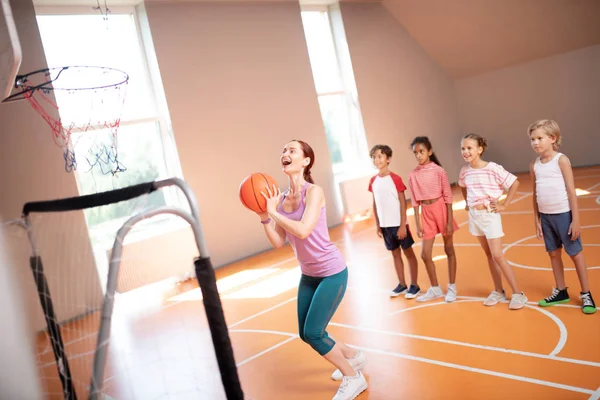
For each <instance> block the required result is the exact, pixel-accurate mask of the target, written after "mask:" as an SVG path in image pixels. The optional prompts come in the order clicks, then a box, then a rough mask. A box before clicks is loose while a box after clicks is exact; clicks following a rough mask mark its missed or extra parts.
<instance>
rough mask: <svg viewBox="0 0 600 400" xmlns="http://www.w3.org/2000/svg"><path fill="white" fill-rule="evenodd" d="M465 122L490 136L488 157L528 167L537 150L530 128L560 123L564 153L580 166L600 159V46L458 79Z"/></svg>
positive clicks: (466, 126)
mask: <svg viewBox="0 0 600 400" xmlns="http://www.w3.org/2000/svg"><path fill="white" fill-rule="evenodd" d="M455 88H456V97H457V99H458V103H459V110H460V116H461V125H462V129H463V131H464V132H475V133H477V134H479V135H482V136H484V137H486V138H487V139H488V144H489V150H488V152H487V158H488V159H490V160H494V161H497V162H500V163H502V164H503V165H504V166H505V167H506V168H507V169H509V170H511V171H513V172H520V171H527V170H528V168H529V162H530V161H531V160H532V159H534V158H535V153H534V152H533V150H531V147H530V145H529V138H528V136H527V127H528V126H529V125H530V124H531V123H532V122H534V121H535V120H537V119H542V118H548V119H553V120H555V121H557V122H558V124H559V126H560V127H561V131H562V135H563V147H562V149H561V151H563V152H564V153H565V154H567V155H568V156H569V158H570V159H571V163H572V164H573V165H575V166H584V165H592V164H599V163H600V155H599V154H598V145H600V112H599V111H600V46H593V47H588V48H585V49H581V50H577V51H573V52H569V53H564V54H561V55H558V56H554V57H550V58H545V59H542V60H537V61H533V62H530V63H526V64H521V65H517V66H514V67H511V68H505V69H501V70H497V71H494V72H491V73H488V74H484V75H479V76H476V77H473V78H468V79H461V80H458V81H456V84H455Z"/></svg>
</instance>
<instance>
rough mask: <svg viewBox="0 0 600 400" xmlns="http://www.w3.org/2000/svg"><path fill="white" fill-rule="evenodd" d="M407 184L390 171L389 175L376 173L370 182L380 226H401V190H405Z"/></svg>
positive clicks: (370, 190)
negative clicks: (399, 194)
mask: <svg viewBox="0 0 600 400" xmlns="http://www.w3.org/2000/svg"><path fill="white" fill-rule="evenodd" d="M405 190H406V186H405V185H404V182H403V181H402V178H400V176H398V175H396V174H394V173H393V172H390V174H389V175H386V176H379V175H375V176H374V177H372V178H371V181H370V182H369V192H372V193H373V196H374V198H375V206H376V207H377V218H378V219H379V227H380V228H389V227H396V226H400V198H399V196H398V193H399V192H404V191H405Z"/></svg>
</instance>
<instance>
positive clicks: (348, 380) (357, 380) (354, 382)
mask: <svg viewBox="0 0 600 400" xmlns="http://www.w3.org/2000/svg"><path fill="white" fill-rule="evenodd" d="M367 386H368V384H367V381H366V379H365V377H364V375H363V374H362V372H360V371H358V372H357V373H356V375H354V376H344V378H343V380H342V384H341V385H340V388H339V389H338V391H337V393H336V394H335V396H333V400H353V399H355V398H356V396H358V395H359V394H361V393H362V392H363V391H365V390H366V389H367Z"/></svg>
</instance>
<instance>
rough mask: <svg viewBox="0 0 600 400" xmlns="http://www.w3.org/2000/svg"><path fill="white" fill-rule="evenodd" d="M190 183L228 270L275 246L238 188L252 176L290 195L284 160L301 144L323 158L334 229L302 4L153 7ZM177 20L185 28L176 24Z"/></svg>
mask: <svg viewBox="0 0 600 400" xmlns="http://www.w3.org/2000/svg"><path fill="white" fill-rule="evenodd" d="M146 9H147V14H148V18H149V21H150V29H151V33H152V39H153V41H154V45H155V49H156V54H157V57H158V64H159V66H160V73H161V78H162V81H163V84H164V88H165V93H166V97H167V102H168V105H169V112H170V115H171V119H172V122H173V131H174V135H175V140H176V142H177V147H178V151H179V156H180V159H181V164H182V168H183V174H184V178H185V180H186V181H187V182H188V183H189V184H190V186H191V187H192V189H193V190H194V191H195V193H196V196H197V198H198V202H199V205H200V213H201V219H202V224H203V229H204V232H205V236H206V239H207V245H208V248H209V251H210V252H211V254H210V255H211V258H212V259H213V263H214V264H215V265H217V266H218V265H222V264H224V263H228V262H231V261H234V260H237V259H240V258H243V257H247V256H248V255H250V254H253V253H257V252H260V251H262V250H265V249H267V248H269V247H270V245H269V244H268V242H267V240H266V238H265V236H264V234H263V228H262V225H261V224H260V223H259V219H258V217H257V216H256V214H254V213H252V212H250V211H248V210H246V209H245V208H244V207H243V206H242V205H241V203H240V201H239V197H238V188H239V184H240V182H241V181H242V179H243V178H244V177H245V176H247V175H249V174H250V173H252V172H265V173H267V174H269V175H271V176H273V177H274V178H275V179H276V180H277V182H278V183H279V184H280V186H281V187H287V181H286V179H285V175H283V173H282V172H281V169H280V164H279V155H280V153H281V150H282V148H283V145H284V144H285V143H286V142H287V141H289V140H290V139H293V138H298V139H304V140H305V141H307V142H308V143H309V144H311V146H312V147H313V149H314V150H315V153H316V156H315V158H316V164H315V166H314V168H313V172H314V173H313V177H314V178H315V180H316V182H317V183H318V184H320V185H322V186H323V188H324V189H325V193H326V197H327V202H328V223H329V224H330V225H333V224H336V223H339V222H340V221H341V217H340V215H339V211H338V210H336V209H335V202H334V194H333V176H332V173H331V162H330V156H329V151H328V148H327V142H326V138H325V134H324V128H323V123H322V120H321V116H320V111H319V107H318V103H317V99H316V94H315V89H314V83H313V79H312V73H311V69H310V64H309V59H308V51H307V48H306V42H305V39H304V32H303V28H302V21H301V17H300V8H299V5H298V4H297V3H291V2H290V3H281V4H275V3H147V4H146ZM173 21H177V22H176V23H173Z"/></svg>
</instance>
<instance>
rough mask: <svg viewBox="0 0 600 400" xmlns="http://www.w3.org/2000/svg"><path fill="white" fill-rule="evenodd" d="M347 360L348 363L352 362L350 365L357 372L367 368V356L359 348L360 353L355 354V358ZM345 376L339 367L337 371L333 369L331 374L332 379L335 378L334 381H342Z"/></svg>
mask: <svg viewBox="0 0 600 400" xmlns="http://www.w3.org/2000/svg"><path fill="white" fill-rule="evenodd" d="M347 360H348V364H350V366H351V367H352V368H354V371H356V372H358V371H362V370H363V368H365V364H366V363H367V357H366V356H365V354H364V353H363V352H362V351H360V350H358V354H357V355H356V356H354V358H348V359H347ZM343 377H344V376H343V375H342V371H340V370H339V369H336V370H335V371H333V374H331V379H333V380H334V381H341V380H342V378H343Z"/></svg>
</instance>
